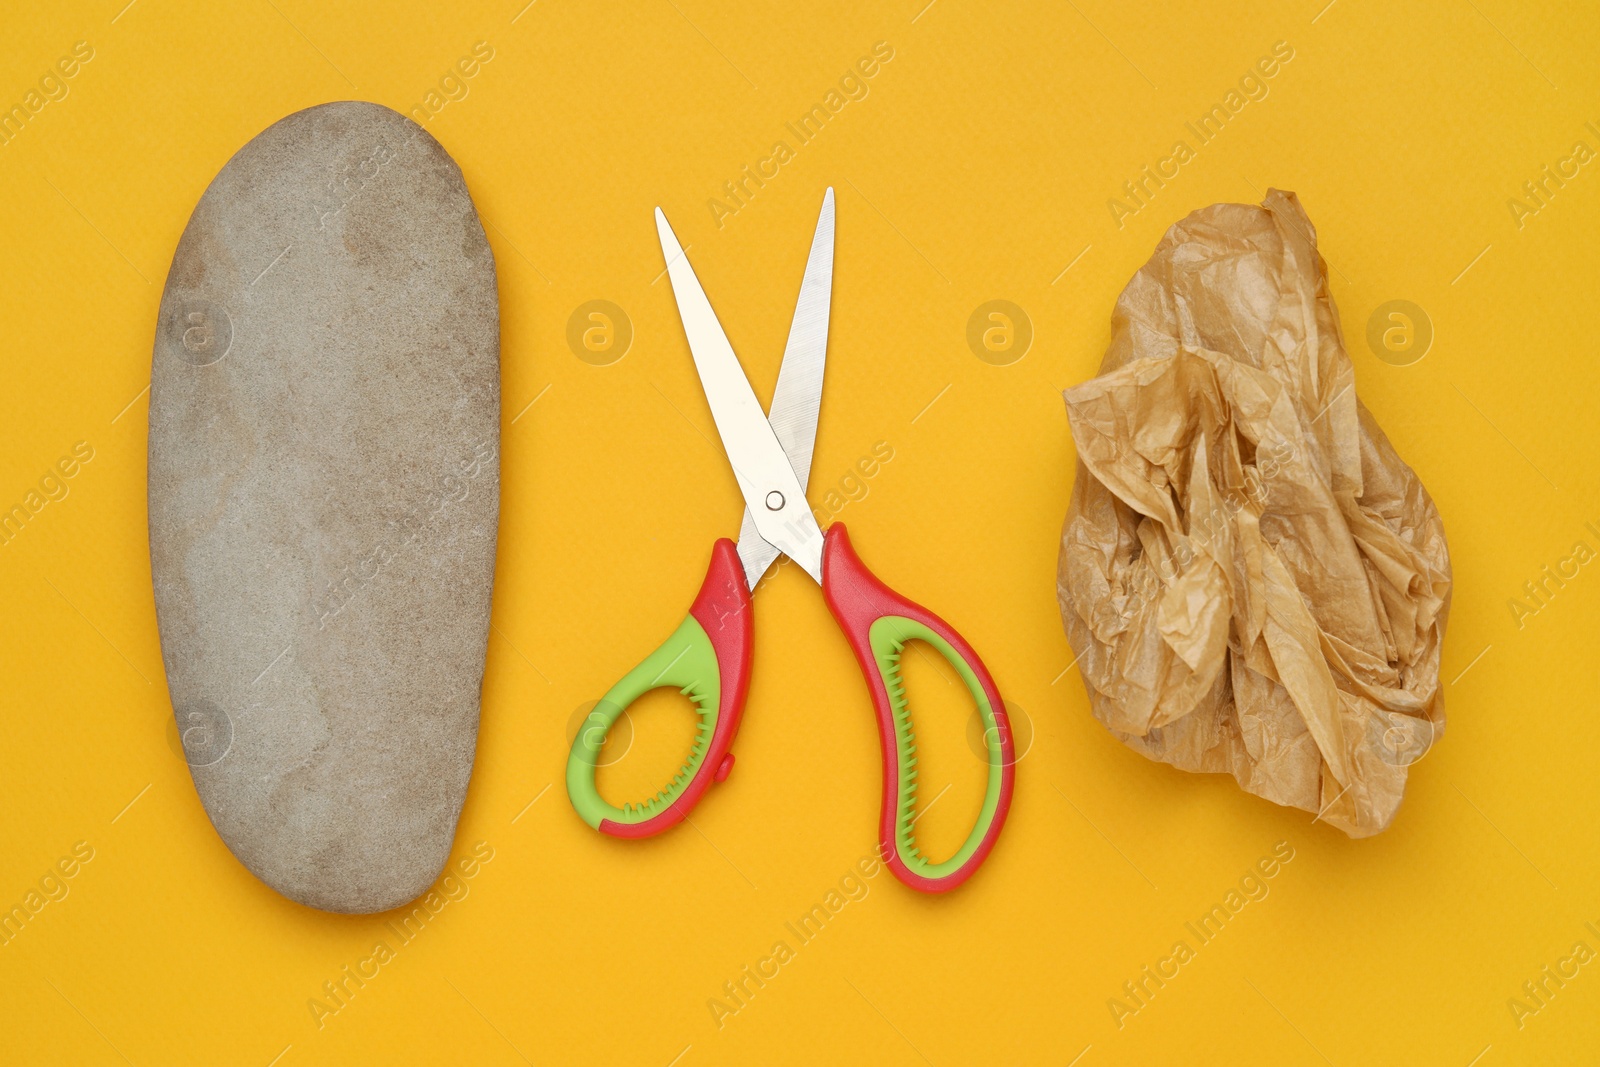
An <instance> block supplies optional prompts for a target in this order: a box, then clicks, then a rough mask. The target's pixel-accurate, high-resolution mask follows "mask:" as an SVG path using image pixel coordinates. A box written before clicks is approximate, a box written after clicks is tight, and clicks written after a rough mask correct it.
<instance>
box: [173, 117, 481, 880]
mask: <svg viewBox="0 0 1600 1067" xmlns="http://www.w3.org/2000/svg"><path fill="white" fill-rule="evenodd" d="M498 316H499V309H498V300H497V296H496V288H495V268H494V257H493V255H492V254H491V252H490V250H489V244H488V242H487V241H486V240H485V238H484V232H483V227H482V226H481V225H480V223H479V221H478V216H477V212H476V211H475V210H474V209H473V205H472V199H471V197H470V196H469V195H468V193H467V189H466V185H465V184H464V183H463V181H462V178H461V171H460V169H459V168H458V167H457V166H456V164H455V163H454V161H452V160H451V158H450V157H449V156H448V155H447V154H446V153H445V151H444V149H443V148H441V147H440V145H439V144H438V142H436V141H435V140H434V139H433V138H432V137H430V136H429V135H428V134H427V133H425V132H423V130H422V128H421V127H419V126H417V125H416V124H414V123H413V122H411V121H410V120H409V119H407V118H405V117H404V116H402V115H400V114H398V113H396V112H394V111H391V110H389V109H388V108H385V107H381V106H378V105H376V104H368V103H360V102H353V101H351V102H343V103H334V104H325V105H323V106H320V107H314V108H310V109H308V110H305V111H301V112H299V113H297V114H294V115H290V116H289V117H288V118H285V119H283V120H282V121H281V122H278V123H276V124H275V125H273V126H271V127H270V128H268V129H267V130H266V131H264V132H263V133H261V134H260V135H259V136H258V137H256V138H255V139H254V140H252V141H251V142H250V143H249V144H247V145H245V146H244V147H243V148H242V149H240V150H239V152H238V153H237V154H236V155H235V156H234V157H233V158H232V159H231V160H229V162H228V164H227V166H225V167H223V168H222V171H221V173H219V174H218V175H217V177H216V179H215V180H214V181H212V183H211V185H210V187H209V188H207V189H206V191H205V194H204V195H203V196H202V197H201V198H200V203H199V204H198V205H197V206H196V208H195V211H194V215H193V216H192V217H191V218H190V219H189V224H188V226H187V228H186V229H185V230H184V232H183V237H182V239H181V240H180V241H179V242H178V249H177V252H176V254H175V255H174V256H173V259H172V269H171V271H170V272H169V273H168V276H167V287H166V292H165V293H164V295H163V296H162V300H161V310H160V315H159V320H158V324H157V330H156V341H155V357H154V362H153V365H152V368H151V372H150V560H151V571H152V576H153V579H154V584H155V597H156V612H157V616H158V619H159V623H160V630H161V650H162V656H163V659H164V661H165V664H166V669H167V684H168V688H169V690H170V692H171V697H172V703H173V708H174V710H175V713H176V715H177V720H178V730H179V733H180V736H181V738H182V743H183V750H184V753H185V755H186V757H187V759H188V761H189V763H190V767H191V771H192V773H193V776H194V781H195V786H196V788H197V790H198V791H199V794H200V801H201V803H202V804H203V805H204V806H205V810H206V813H207V814H208V815H209V816H210V818H211V821H212V824H213V825H215V826H216V828H217V832H218V833H219V834H220V835H221V836H222V840H223V841H224V842H226V844H227V845H228V847H229V848H230V849H232V850H233V853H234V855H236V856H237V857H238V858H239V860H240V861H241V862H242V863H243V864H244V865H245V866H246V867H248V868H249V869H250V870H251V871H252V872H254V873H255V875H256V876H257V877H259V878H260V879H261V880H262V881H264V882H266V883H267V884H268V885H270V886H272V887H273V888H274V889H276V890H277V891H278V892H280V893H282V894H284V895H285V896H287V897H289V898H291V899H293V900H297V901H299V902H301V903H303V904H309V905H311V906H312V907H317V908H324V909H327V910H329V911H338V912H375V911H382V910H385V909H388V908H392V907H395V906H397V905H400V904H403V903H405V902H407V901H409V900H411V899H413V898H414V897H416V896H418V895H419V894H421V893H422V892H423V891H424V890H425V889H426V888H427V887H428V886H429V885H430V884H431V883H432V882H433V881H434V879H435V878H436V877H437V876H438V874H439V872H440V870H441V868H442V867H443V866H444V863H445V860H446V857H447V854H448V852H449V850H450V845H451V841H452V839H453V837H454V835H455V828H456V821H457V819H458V818H459V817H460V814H461V806H462V802H463V801H464V800H465V798H466V789H467V780H468V778H469V776H470V775H471V773H472V759H473V752H474V749H475V747H476V744H477V733H478V705H479V699H480V694H481V689H482V684H483V665H484V655H485V651H486V646H487V642H488V633H489V598H490V592H491V587H492V585H493V581H494V552H495V535H496V523H497V519H498V513H499V436H500V435H499V418H500V370H499V346H500V334H499V317H498Z"/></svg>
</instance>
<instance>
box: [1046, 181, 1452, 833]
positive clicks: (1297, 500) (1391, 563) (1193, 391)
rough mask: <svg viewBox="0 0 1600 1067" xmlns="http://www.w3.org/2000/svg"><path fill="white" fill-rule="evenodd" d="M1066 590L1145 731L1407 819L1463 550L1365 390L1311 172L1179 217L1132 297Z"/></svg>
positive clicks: (1346, 810) (1071, 401)
mask: <svg viewBox="0 0 1600 1067" xmlns="http://www.w3.org/2000/svg"><path fill="white" fill-rule="evenodd" d="M1064 395H1065V397H1066V401H1067V415H1068V419H1069V421H1070V422H1071V426H1072V438H1073V440H1074V442H1076V444H1077V448H1078V457H1079V462H1078V474H1077V482H1076V484H1075V486H1074V487H1073V491H1072V502H1071V505H1070V507H1069V509H1068V511H1067V520H1066V526H1065V529H1064V530H1063V531H1062V537H1061V561H1060V571H1059V575H1058V579H1057V587H1056V588H1057V594H1058V597H1059V599H1060V602H1061V616H1062V620H1063V622H1064V623H1065V625H1066V630H1067V638H1068V640H1069V641H1070V642H1071V643H1072V647H1073V651H1074V652H1075V653H1077V655H1078V660H1077V664H1078V668H1079V670H1080V671H1081V672H1082V674H1083V679H1084V683H1085V685H1086V686H1087V688H1088V691H1089V699H1090V704H1091V706H1092V708H1093V711H1094V714H1095V717H1096V718H1098V719H1099V720H1100V721H1101V722H1102V723H1103V724H1104V725H1105V726H1106V728H1107V729H1109V730H1110V731H1111V732H1112V733H1113V734H1115V735H1116V736H1117V737H1119V738H1121V739H1122V740H1123V741H1124V742H1125V743H1127V744H1128V745H1129V746H1131V747H1132V748H1134V749H1136V750H1138V751H1140V752H1143V753H1144V754H1145V755H1147V756H1149V757H1150V758H1151V759H1156V760H1161V761H1163V762H1165V763H1170V764H1172V765H1173V766H1175V767H1180V768H1182V769H1184V770H1187V771H1208V772H1221V771H1226V772H1228V773H1230V774H1232V775H1233V776H1234V777H1235V778H1236V779H1238V781H1239V784H1240V785H1241V786H1243V787H1244V788H1245V789H1246V790H1247V791H1249V792H1251V793H1255V794H1256V795H1258V796H1263V797H1266V798H1267V799H1269V800H1272V801H1275V802H1277V803H1279V804H1287V805H1290V806H1293V807H1296V808H1303V809H1305V810H1306V811H1311V812H1318V813H1320V818H1321V819H1322V821H1325V822H1329V823H1332V824H1333V825H1334V826H1337V827H1339V828H1340V829H1342V830H1344V831H1345V832H1346V833H1347V834H1349V835H1350V836H1352V837H1365V836H1368V835H1370V834H1375V833H1377V832H1378V831H1380V830H1382V829H1383V828H1384V827H1386V826H1388V825H1389V821H1390V820H1391V819H1393V818H1394V814H1395V810H1396V809H1397V808H1398V807H1399V805H1400V800H1401V796H1402V794H1403V793H1404V790H1405V781H1406V771H1407V768H1408V767H1409V766H1410V764H1412V763H1414V762H1415V761H1416V760H1417V759H1418V758H1420V756H1421V755H1422V754H1423V753H1424V752H1426V751H1427V749H1428V747H1429V746H1430V745H1431V744H1432V743H1433V742H1434V741H1436V740H1437V737H1438V734H1439V733H1440V732H1441V731H1442V730H1443V728H1444V702H1443V698H1442V694H1441V692H1440V686H1439V657H1440V649H1441V645H1442V643H1443V638H1444V627H1445V617H1446V615H1447V613H1448V611H1449V604H1450V557H1449V551H1448V549H1447V548H1446V547H1445V538H1444V526H1443V524H1442V523H1441V522H1440V519H1439V513H1438V511H1437V510H1436V509H1435V507H1434V505H1433V500H1432V499H1431V498H1430V497H1429V496H1428V492H1427V490H1426V489H1424V488H1423V486H1422V483H1421V481H1419V480H1418V478H1417V476H1416V474H1415V473H1413V472H1412V470H1411V468H1410V467H1408V466H1406V464H1405V463H1404V462H1403V461H1402V460H1401V459H1400V457H1399V456H1398V455H1397V454H1396V453H1395V451H1394V448H1393V447H1392V446H1391V445H1390V444H1389V440H1388V438H1386V437H1385V436H1384V435H1383V431H1382V430H1381V429H1379V428H1378V424H1377V423H1376V422H1375V421H1373V418H1372V416H1371V415H1370V414H1369V413H1368V412H1367V410H1366V408H1364V407H1363V406H1362V405H1361V404H1360V402H1359V401H1358V400H1357V399H1356V393H1355V374H1354V370H1353V368H1352V366H1351V363H1350V357H1349V355H1348V354H1347V353H1346V351H1345V348H1344V342H1343V339H1342V338H1341V336H1340V331H1339V317H1338V314H1337V312H1336V311H1335V309H1334V305H1333V297H1332V295H1331V294H1330V292H1329V289H1328V278H1327V270H1326V266H1325V264H1324V263H1323V261H1322V257H1321V256H1320V255H1319V254H1318V253H1317V248H1316V232H1315V230H1314V229H1313V228H1312V226H1311V220H1310V219H1309V218H1308V217H1307V216H1306V213H1305V211H1304V210H1303V209H1302V208H1301V207H1300V203H1299V201H1298V200H1297V199H1296V198H1295V195H1294V194H1293V193H1284V192H1281V191H1279V190H1276V189H1273V190H1269V191H1268V193H1267V198H1266V200H1265V201H1264V202H1263V204H1262V205H1261V206H1260V207H1255V206H1251V205H1246V204H1214V205H1212V206H1211V207H1208V208H1205V209H1203V210H1200V211H1196V212H1194V213H1193V214H1191V215H1189V217H1187V218H1185V219H1184V220H1182V221H1181V222H1179V223H1178V224H1177V225H1175V226H1173V227H1172V229H1170V230H1169V231H1168V232H1167V234H1166V236H1165V237H1164V238H1162V240H1161V243H1160V244H1159V245H1158V246H1157V247H1156V251H1155V254H1154V255H1153V256H1151V257H1150V260H1149V262H1147V263H1146V264H1145V265H1144V266H1143V267H1142V268H1140V270H1139V272H1138V273H1137V274H1135V275H1134V276H1133V279H1132V281H1130V282H1129V283H1128V285H1127V287H1126V288H1125V289H1124V290H1123V291H1122V295H1121V296H1120V297H1119V298H1118V299H1117V306H1116V311H1115V313H1114V314H1113V316H1112V337H1111V347H1110V348H1109V349H1107V351H1106V355H1105V359H1104V361H1103V362H1102V364H1101V367H1100V375H1099V377H1097V378H1094V379H1091V380H1090V381H1087V382H1084V383H1083V384H1081V385H1078V386H1075V387H1073V388H1071V389H1068V390H1067V391H1066V393H1065V394H1064Z"/></svg>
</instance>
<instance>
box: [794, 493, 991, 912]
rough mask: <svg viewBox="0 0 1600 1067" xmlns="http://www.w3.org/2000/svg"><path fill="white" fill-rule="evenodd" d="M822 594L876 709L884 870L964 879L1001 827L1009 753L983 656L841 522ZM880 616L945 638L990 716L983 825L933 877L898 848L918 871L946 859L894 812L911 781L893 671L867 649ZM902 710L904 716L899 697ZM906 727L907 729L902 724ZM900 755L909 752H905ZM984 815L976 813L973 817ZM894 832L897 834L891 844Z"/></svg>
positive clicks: (830, 539) (935, 888)
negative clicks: (923, 852)
mask: <svg viewBox="0 0 1600 1067" xmlns="http://www.w3.org/2000/svg"><path fill="white" fill-rule="evenodd" d="M822 595H823V598H824V599H825V600H826V601H827V602H828V609H829V610H830V611H832V612H833V617H834V619H835V620H837V621H838V623H839V628H840V630H842V631H843V632H844V636H845V639H846V640H847V641H849V642H850V647H851V649H852V650H853V651H854V652H855V654H856V661H857V663H859V664H860V667H861V673H862V675H863V676H864V677H865V678H866V681H867V688H868V689H869V690H870V691H871V693H872V706H873V709H874V710H875V711H876V712H877V718H878V737H879V740H880V741H881V742H882V747H883V807H882V812H881V816H880V818H879V823H878V837H879V843H878V844H879V850H880V853H881V854H882V855H883V856H884V858H885V862H886V863H887V864H888V867H889V869H890V870H892V871H894V873H895V877H897V878H899V879H900V880H901V881H902V882H904V883H905V884H906V885H909V886H911V887H912V888H913V889H920V890H923V891H924V892H930V893H941V892H945V891H947V890H950V889H954V888H955V887H956V886H958V885H960V884H961V883H962V882H965V881H966V880H967V879H968V878H970V877H971V876H972V873H973V872H974V871H976V870H977V869H978V867H979V866H981V865H982V863H983V861H984V860H985V859H986V858H987V857H988V855H989V853H990V851H991V850H992V849H993V848H994V844H995V841H996V839H998V838H999V836H1000V830H1001V828H1002V827H1003V826H1004V825H1005V821H1006V815H1007V813H1008V812H1009V811H1010V810H1011V793H1012V787H1013V780H1014V775H1015V771H1014V768H1015V765H1016V754H1015V748H1014V746H1013V744H1012V739H1011V725H1010V722H1009V720H1008V719H1007V718H1006V712H1005V702H1004V701H1003V700H1001V698H1000V690H999V689H998V688H996V686H995V684H994V679H993V678H992V677H990V675H989V671H988V670H987V668H985V667H984V665H983V661H982V660H981V659H979V658H978V654H977V652H975V651H974V650H973V648H972V646H971V645H969V644H967V642H966V641H965V640H964V639H963V638H962V637H961V635H960V634H958V633H956V631H955V630H954V629H952V628H951V626H950V625H949V624H948V623H946V622H945V621H944V620H943V619H941V618H939V616H937V615H935V614H934V613H933V612H931V611H928V610H927V609H926V608H924V607H921V606H920V605H918V604H914V603H912V602H911V601H909V600H907V599H906V598H905V597H902V596H901V595H900V594H898V593H896V592H895V591H894V590H892V589H890V588H889V587H888V586H886V585H884V584H883V583H882V582H880V581H879V580H878V579H877V577H876V576H874V575H873V573H872V572H871V571H869V570H867V568H866V565H865V564H864V563H862V562H861V558H860V557H859V556H857V555H856V554H855V551H854V549H852V548H851V546H850V536H849V534H848V533H847V532H846V531H845V528H844V524H843V523H837V522H836V523H834V524H833V525H832V526H830V527H829V528H828V531H827V534H826V535H825V537H824V539H823V550H822ZM884 619H889V620H898V619H906V620H909V621H910V622H911V623H913V624H919V625H920V626H922V627H926V628H927V630H928V631H930V632H931V634H932V635H933V636H934V637H936V638H938V639H939V640H941V641H943V642H944V643H946V644H947V645H948V646H949V649H950V652H947V653H946V656H947V658H949V657H950V655H951V653H953V654H954V656H957V657H959V658H960V660H962V661H963V662H964V664H965V667H966V668H967V671H969V672H970V678H969V677H968V675H967V674H965V673H964V674H963V677H964V678H966V679H967V680H968V685H969V687H973V686H975V688H974V690H973V692H974V696H977V695H978V693H979V692H981V693H982V695H983V696H984V698H985V699H986V700H987V703H988V706H989V710H990V712H991V713H992V716H993V719H992V723H991V727H992V730H993V736H995V738H996V741H995V743H994V750H993V755H992V757H991V762H990V790H991V795H990V797H989V798H988V799H986V810H988V811H989V814H988V815H987V819H988V822H987V825H986V826H981V836H978V835H979V830H980V826H975V827H974V836H976V837H977V840H976V843H975V845H974V843H973V840H972V838H969V841H968V845H967V846H963V849H962V851H967V850H968V849H969V848H970V851H969V852H968V855H967V857H966V859H965V860H964V861H962V862H961V863H960V864H959V866H957V867H956V868H955V869H954V870H951V871H948V872H945V873H941V874H939V875H938V876H934V877H930V876H928V875H925V874H922V873H919V872H918V871H916V870H913V869H912V867H911V866H910V865H908V863H907V856H906V855H905V854H904V850H905V849H909V850H910V858H911V863H912V864H915V865H916V866H919V867H923V868H924V869H928V868H930V867H942V866H947V865H948V862H947V864H944V865H937V864H928V863H927V862H926V861H924V860H922V859H921V857H920V856H918V855H917V854H916V852H915V849H914V847H913V846H911V845H910V830H909V823H905V824H904V825H902V824H903V821H904V819H906V818H909V812H908V811H905V812H903V811H902V810H901V808H902V797H905V798H907V799H906V801H905V803H906V804H907V805H909V803H910V801H911V799H914V796H915V793H914V790H915V785H914V783H913V782H908V783H907V789H906V790H905V791H904V792H903V791H902V788H901V784H902V783H901V780H900V778H901V758H902V753H901V751H900V747H901V739H900V736H901V735H900V730H901V724H898V723H897V722H896V717H895V705H894V701H893V700H891V697H890V693H889V689H888V684H889V683H888V682H886V680H885V673H886V671H887V672H889V674H890V681H895V679H896V678H897V670H896V669H895V668H894V667H893V666H892V665H887V666H886V665H885V664H884V663H882V662H880V659H879V650H877V649H874V647H873V639H872V631H873V624H874V623H877V622H879V620H884ZM913 636H915V635H913ZM899 644H903V640H900V641H898V642H897V643H896V647H898V645H899ZM941 651H944V650H941ZM951 662H952V663H955V660H954V659H951ZM957 666H958V667H959V666H960V665H959V664H958V665H957ZM896 684H897V682H896ZM902 714H903V715H904V714H906V712H905V711H904V708H903V701H902ZM906 725H907V727H908V725H909V724H908V723H907V724H906ZM906 734H907V736H908V737H909V736H910V731H909V728H907V729H906ZM913 748H914V746H913ZM904 755H906V756H910V753H906V754H904ZM912 762H914V761H912ZM996 776H998V777H996ZM984 817H985V816H980V820H981V819H983V818H984ZM897 838H900V841H899V842H897ZM959 854H960V853H958V855H959Z"/></svg>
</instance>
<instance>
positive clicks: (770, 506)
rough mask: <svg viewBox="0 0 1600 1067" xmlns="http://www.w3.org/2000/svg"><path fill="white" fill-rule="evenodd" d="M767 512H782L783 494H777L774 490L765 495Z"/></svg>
mask: <svg viewBox="0 0 1600 1067" xmlns="http://www.w3.org/2000/svg"><path fill="white" fill-rule="evenodd" d="M767 510H768V511H782V510H783V494H782V493H780V492H778V491H777V490H776V489H774V490H773V491H772V492H770V493H768V494H767Z"/></svg>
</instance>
